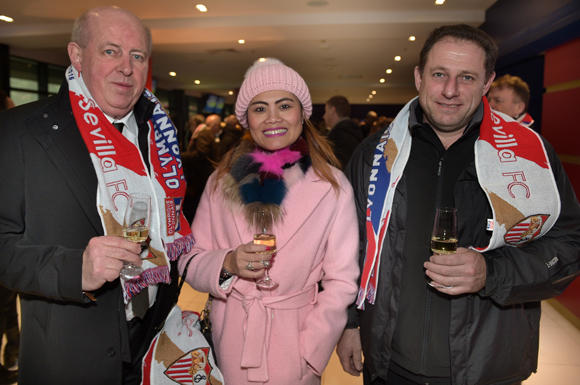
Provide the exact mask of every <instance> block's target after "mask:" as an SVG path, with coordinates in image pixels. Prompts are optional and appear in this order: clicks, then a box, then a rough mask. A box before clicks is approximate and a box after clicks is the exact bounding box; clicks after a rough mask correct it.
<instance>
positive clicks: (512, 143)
mask: <svg viewBox="0 0 580 385" xmlns="http://www.w3.org/2000/svg"><path fill="white" fill-rule="evenodd" d="M415 99H416V98H415ZM415 99H413V100H411V101H410V102H409V103H407V105H406V106H405V107H404V108H403V109H402V110H401V112H399V114H398V115H397V117H396V118H395V120H394V121H393V122H392V123H391V125H390V126H389V127H388V128H387V129H386V130H385V132H384V134H383V135H382V137H381V139H380V140H379V143H378V144H377V146H376V148H375V153H374V157H373V163H372V169H371V175H370V181H369V187H368V191H367V210H366V218H367V220H366V230H367V248H366V257H365V261H364V265H363V271H362V275H361V285H360V288H359V293H358V297H357V301H356V303H357V307H358V308H359V309H364V303H365V299H366V300H368V302H369V303H370V304H374V303H375V300H376V295H377V287H378V284H379V267H380V260H381V258H380V256H381V254H382V251H383V247H384V240H385V233H386V231H387V228H388V226H389V220H390V218H391V215H390V214H391V208H392V204H393V197H394V195H395V190H396V188H397V184H398V183H399V182H400V180H401V177H402V175H403V171H404V169H405V165H406V163H407V160H408V159H409V154H410V152H411V135H410V132H409V127H408V122H409V114H410V105H411V103H413V101H414V100H415ZM482 99H483V105H484V115H483V121H482V123H481V128H480V133H479V135H480V136H479V139H478V140H477V141H476V143H475V149H474V150H475V167H476V170H477V176H478V180H479V184H480V186H481V188H482V189H483V191H484V192H485V194H486V196H487V198H488V200H489V203H490V205H491V208H492V212H493V218H492V219H488V220H487V222H488V223H487V229H488V230H490V231H492V236H491V239H490V242H489V245H488V246H486V247H483V248H473V249H474V250H476V251H479V252H486V251H489V250H493V249H497V248H499V247H502V246H506V245H507V246H521V245H523V244H525V243H528V242H531V241H533V240H535V239H538V238H539V237H541V236H543V235H544V234H546V233H547V232H548V231H549V230H550V229H551V228H552V226H553V225H554V223H555V222H556V220H557V219H558V216H559V214H560V194H559V193H558V188H557V186H556V181H555V180H554V175H553V173H552V168H551V166H550V161H549V159H548V156H547V154H546V149H545V148H544V144H543V143H542V140H541V139H540V136H539V135H538V134H537V133H535V132H534V131H533V130H531V129H529V128H527V127H523V126H522V125H520V124H519V123H517V122H516V121H514V120H513V119H511V118H509V117H508V116H507V115H504V114H502V113H499V112H497V111H493V110H491V109H490V107H489V104H488V102H487V98H486V97H483V98H482Z"/></svg>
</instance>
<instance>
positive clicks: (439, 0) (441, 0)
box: [435, 0, 445, 5]
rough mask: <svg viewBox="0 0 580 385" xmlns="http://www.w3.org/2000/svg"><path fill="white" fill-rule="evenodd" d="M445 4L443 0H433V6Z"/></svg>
mask: <svg viewBox="0 0 580 385" xmlns="http://www.w3.org/2000/svg"><path fill="white" fill-rule="evenodd" d="M444 2H445V0H435V4H437V5H441V4H443V3H444Z"/></svg>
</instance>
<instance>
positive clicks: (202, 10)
mask: <svg viewBox="0 0 580 385" xmlns="http://www.w3.org/2000/svg"><path fill="white" fill-rule="evenodd" d="M195 8H197V9H198V11H199V12H207V7H206V6H205V5H203V4H198V5H196V6H195Z"/></svg>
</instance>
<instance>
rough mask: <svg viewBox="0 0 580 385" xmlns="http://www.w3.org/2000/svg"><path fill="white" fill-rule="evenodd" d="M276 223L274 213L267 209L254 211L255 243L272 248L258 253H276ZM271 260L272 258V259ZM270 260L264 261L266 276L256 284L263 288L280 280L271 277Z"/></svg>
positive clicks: (272, 285) (269, 286)
mask: <svg viewBox="0 0 580 385" xmlns="http://www.w3.org/2000/svg"><path fill="white" fill-rule="evenodd" d="M273 224H274V215H273V214H272V213H271V212H267V211H258V212H256V213H254V229H255V234H254V244H256V245H265V246H270V250H268V251H262V252H258V254H272V256H274V254H275V253H276V235H274V231H273V230H272V227H273ZM270 262H271V260H270ZM270 262H266V261H265V262H262V263H264V265H265V266H266V267H264V276H263V277H262V278H260V279H259V280H258V281H256V285H257V286H259V287H263V288H272V287H275V286H277V285H278V282H276V281H274V280H273V279H272V278H270V275H269V274H268V266H269V264H270Z"/></svg>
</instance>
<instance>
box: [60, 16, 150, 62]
mask: <svg viewBox="0 0 580 385" xmlns="http://www.w3.org/2000/svg"><path fill="white" fill-rule="evenodd" d="M97 9H111V10H118V11H121V12H125V13H126V14H128V15H131V16H133V17H135V18H136V19H137V20H139V22H140V23H141V26H142V27H143V33H144V34H145V43H146V44H147V55H148V56H151V51H152V50H153V38H152V37H151V29H149V27H148V26H147V25H145V23H143V20H141V19H139V18H138V17H137V16H136V15H135V14H133V13H131V12H129V11H127V10H124V9H121V8H119V7H115V6H112V7H98V8H93V9H89V10H87V11H85V12H83V13H82V14H81V15H80V16H79V17H77V18H76V20H75V22H74V25H73V30H72V34H71V41H72V42H74V43H77V44H78V45H79V46H81V48H85V47H86V46H87V45H88V44H89V42H90V41H91V38H92V36H91V34H90V30H91V29H90V27H89V22H90V19H91V15H93V14H95V10H97Z"/></svg>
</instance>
